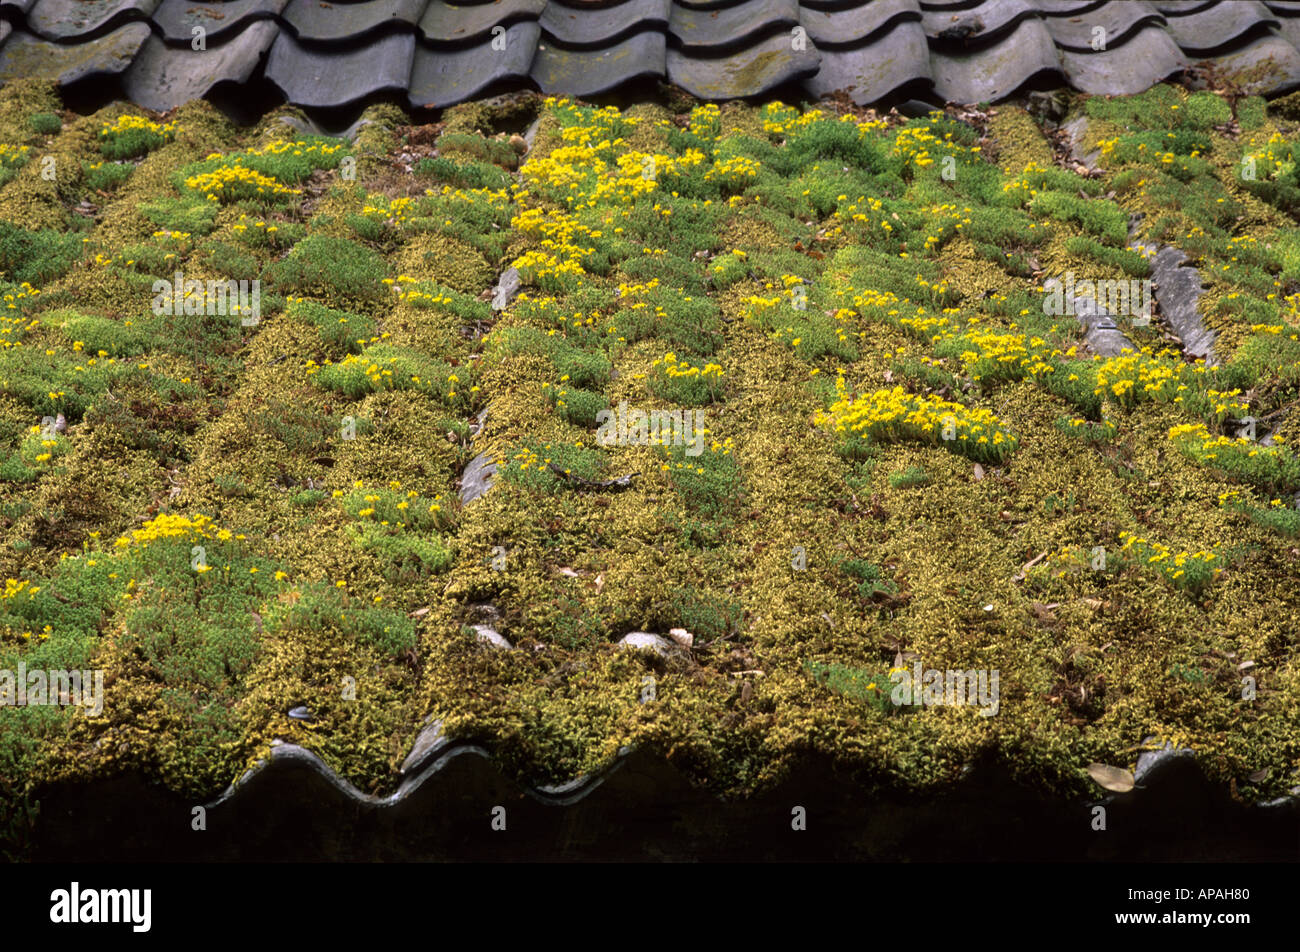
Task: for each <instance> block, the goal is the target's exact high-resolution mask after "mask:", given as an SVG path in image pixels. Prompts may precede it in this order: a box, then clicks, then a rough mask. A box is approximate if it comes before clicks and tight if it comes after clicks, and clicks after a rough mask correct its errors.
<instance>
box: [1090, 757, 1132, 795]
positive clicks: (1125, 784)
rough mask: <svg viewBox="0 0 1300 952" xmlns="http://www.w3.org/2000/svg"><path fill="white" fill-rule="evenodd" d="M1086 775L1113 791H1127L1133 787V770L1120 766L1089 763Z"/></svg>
mask: <svg viewBox="0 0 1300 952" xmlns="http://www.w3.org/2000/svg"><path fill="white" fill-rule="evenodd" d="M1088 776H1090V777H1091V778H1092V779H1093V780H1095V781H1097V783H1098V784H1099V785H1100V786H1102V787H1105V788H1106V789H1107V790H1113V791H1114V792H1115V793H1128V792H1129V791H1130V790H1132V789H1133V784H1134V780H1133V772H1132V771H1130V770H1124V769H1123V768H1121V767H1111V766H1109V765H1107V764H1089V765H1088Z"/></svg>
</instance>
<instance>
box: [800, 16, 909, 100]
mask: <svg viewBox="0 0 1300 952" xmlns="http://www.w3.org/2000/svg"><path fill="white" fill-rule="evenodd" d="M810 32H811V31H810ZM821 55H822V62H821V69H820V70H818V71H817V74H816V75H814V76H813V77H811V78H810V79H807V80H805V81H804V86H806V87H807V89H808V91H809V92H811V93H812V94H813V95H814V96H825V95H827V94H828V93H833V92H839V91H843V92H847V93H848V94H849V96H850V98H852V100H853V101H854V102H855V103H857V104H858V105H866V104H868V103H873V102H879V101H880V100H882V99H885V98H888V97H891V96H893V95H894V94H895V93H896V92H897V91H898V90H900V89H903V88H904V87H906V86H909V85H911V84H914V83H924V84H926V85H927V86H928V85H930V84H931V80H930V49H929V45H928V44H927V43H926V40H925V31H924V30H923V29H922V28H921V24H920V23H919V22H911V23H902V24H900V25H899V26H898V27H897V28H895V29H894V30H891V31H890V32H889V33H888V34H886V35H885V36H882V37H880V38H879V39H877V40H876V41H875V42H874V43H868V44H867V45H865V46H860V47H857V48H856V49H851V50H834V49H832V50H827V49H823V50H821Z"/></svg>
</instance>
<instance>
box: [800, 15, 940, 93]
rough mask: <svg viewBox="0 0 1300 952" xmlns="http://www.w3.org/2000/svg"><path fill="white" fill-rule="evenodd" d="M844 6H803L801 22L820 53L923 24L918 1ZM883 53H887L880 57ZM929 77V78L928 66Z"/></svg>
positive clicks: (927, 70) (927, 71) (927, 72)
mask: <svg viewBox="0 0 1300 952" xmlns="http://www.w3.org/2000/svg"><path fill="white" fill-rule="evenodd" d="M840 6H841V8H840V9H834V10H832V9H822V8H819V7H812V6H810V5H809V4H807V3H803V4H800V9H799V22H800V23H802V24H803V26H804V28H805V29H806V30H807V31H808V36H810V37H811V38H812V40H813V41H814V42H815V43H816V44H817V46H818V48H819V49H822V50H825V49H826V47H828V46H845V45H848V44H857V43H860V42H861V41H863V40H874V39H875V38H876V34H878V33H881V32H884V33H886V34H893V33H894V32H895V31H896V29H897V28H898V26H899V25H900V24H903V23H909V22H910V23H919V22H920V21H921V5H920V4H919V3H917V2H916V0H871V2H869V3H858V4H856V5H853V6H847V5H840ZM907 32H908V33H910V31H907ZM902 35H903V34H900V36H902ZM922 35H924V31H923V32H922ZM879 52H883V51H878V52H877V55H879ZM926 74H927V75H929V69H928V66H927V69H926Z"/></svg>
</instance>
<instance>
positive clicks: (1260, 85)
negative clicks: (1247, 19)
mask: <svg viewBox="0 0 1300 952" xmlns="http://www.w3.org/2000/svg"><path fill="white" fill-rule="evenodd" d="M1211 62H1213V63H1214V64H1215V65H1217V66H1218V67H1219V68H1220V69H1222V70H1223V71H1224V72H1225V73H1227V74H1228V75H1230V76H1231V75H1233V74H1239V75H1238V79H1239V80H1240V82H1241V84H1242V87H1243V89H1244V90H1245V91H1246V92H1248V93H1255V94H1259V95H1273V94H1275V93H1280V92H1283V91H1285V90H1290V89H1294V88H1295V87H1296V86H1300V52H1297V51H1296V48H1295V47H1294V46H1292V45H1291V44H1290V43H1288V42H1287V41H1286V40H1285V39H1283V38H1282V37H1281V36H1277V35H1276V34H1274V35H1270V36H1265V37H1261V38H1260V39H1258V40H1256V41H1255V42H1253V43H1250V44H1249V45H1247V46H1245V47H1243V48H1241V49H1240V50H1237V51H1235V52H1232V53H1225V54H1223V55H1221V56H1215V57H1212V58H1211Z"/></svg>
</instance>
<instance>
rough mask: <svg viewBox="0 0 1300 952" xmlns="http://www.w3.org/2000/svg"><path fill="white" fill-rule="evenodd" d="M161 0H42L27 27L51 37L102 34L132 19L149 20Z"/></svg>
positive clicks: (29, 16) (31, 10) (30, 14)
mask: <svg viewBox="0 0 1300 952" xmlns="http://www.w3.org/2000/svg"><path fill="white" fill-rule="evenodd" d="M157 6H158V0H40V2H39V3H37V4H35V5H33V6H31V7H29V8H28V10H27V29H28V30H29V31H31V32H32V33H34V34H36V35H37V36H40V37H44V38H46V39H50V40H60V41H64V40H71V39H76V38H81V37H90V36H99V35H101V34H103V33H104V32H106V31H108V30H110V29H112V28H114V27H118V26H121V25H122V24H124V23H129V22H131V21H133V20H137V21H138V20H146V19H148V18H149V16H150V14H152V13H153V12H154V9H155V8H156V7H157Z"/></svg>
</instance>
